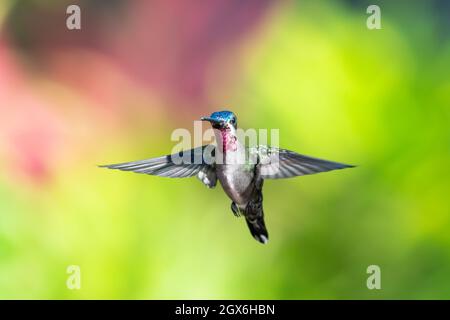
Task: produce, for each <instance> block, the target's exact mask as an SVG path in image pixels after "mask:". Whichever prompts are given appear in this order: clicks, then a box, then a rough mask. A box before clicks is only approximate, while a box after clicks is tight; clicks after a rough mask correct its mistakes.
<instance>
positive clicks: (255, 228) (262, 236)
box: [245, 215, 269, 244]
mask: <svg viewBox="0 0 450 320" xmlns="http://www.w3.org/2000/svg"><path fill="white" fill-rule="evenodd" d="M245 220H246V221H247V226H248V229H249V230H250V233H251V234H252V236H253V238H255V239H256V240H257V241H259V242H261V243H262V244H266V243H267V242H268V241H269V233H268V232H267V229H266V224H265V223H264V217H263V216H262V215H261V216H258V217H256V218H253V219H252V218H250V217H246V218H245Z"/></svg>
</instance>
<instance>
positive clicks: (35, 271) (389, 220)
mask: <svg viewBox="0 0 450 320" xmlns="http://www.w3.org/2000/svg"><path fill="white" fill-rule="evenodd" d="M438 3H440V2H433V1H430V2H425V1H403V2H402V1H399V2H395V3H393V2H392V1H381V2H378V4H379V5H380V7H381V14H382V15H381V17H382V29H381V30H368V29H367V27H366V19H367V17H368V14H367V13H366V11H365V10H366V8H367V5H368V4H366V3H365V2H363V1H362V2H361V3H359V4H358V3H357V4H355V3H354V2H351V1H349V2H347V1H320V2H319V1H299V2H286V3H283V4H282V3H281V2H279V3H276V4H271V5H269V6H268V7H267V8H265V13H264V15H263V17H262V18H261V20H260V21H259V22H258V23H257V25H256V26H254V27H252V28H251V30H250V31H248V32H246V33H245V35H244V36H242V37H241V38H240V39H239V41H236V42H235V43H234V45H233V46H228V47H223V48H222V49H221V50H220V52H219V53H217V54H215V55H214V58H212V59H211V61H210V63H209V64H208V68H207V71H206V72H205V77H206V79H208V81H205V84H204V89H205V90H204V92H205V94H204V95H203V98H202V99H200V100H195V101H200V102H199V103H198V104H196V103H192V104H190V103H188V102H186V101H185V100H187V98H183V97H184V96H181V98H177V100H170V99H166V98H165V97H164V96H162V95H160V91H164V90H165V89H161V90H160V89H158V87H156V89H155V87H153V89H152V90H149V89H147V88H146V89H142V85H140V84H137V82H134V80H133V81H130V80H127V79H126V77H125V76H123V75H122V73H121V72H122V71H121V69H120V68H117V69H116V68H115V67H111V63H110V61H109V60H108V59H106V58H105V57H104V55H107V54H106V53H102V54H95V55H89V54H88V53H86V52H89V50H90V49H83V50H84V51H76V52H75V53H73V52H72V55H75V56H76V59H74V60H70V59H69V60H64V59H63V58H61V61H62V62H61V64H60V66H61V65H62V66H63V67H67V66H68V65H69V64H70V63H74V61H75V62H76V61H78V62H79V63H80V64H81V65H82V64H84V63H86V61H87V63H90V62H89V61H93V60H92V59H95V61H96V62H95V63H93V64H95V65H100V66H102V67H101V68H100V69H95V70H96V74H93V76H95V77H97V78H95V79H96V81H95V82H94V81H92V82H89V83H88V84H87V85H86V87H87V88H88V89H86V88H84V89H83V90H84V91H83V90H79V89H74V88H75V87H76V86H75V85H74V84H73V83H71V82H70V81H69V82H63V81H59V80H55V79H59V78H56V77H53V76H47V74H46V73H43V72H41V71H39V70H36V69H31V71H30V70H27V71H26V74H27V79H28V80H23V81H24V82H25V84H23V83H22V84H21V85H20V86H22V87H21V88H25V90H20V92H19V93H18V94H17V96H16V97H23V96H24V95H25V94H28V93H29V92H32V93H33V96H32V97H38V98H41V99H43V101H44V102H45V103H43V104H40V107H39V108H40V109H36V110H45V114H46V115H47V116H48V117H47V118H48V119H50V120H49V121H50V122H51V126H49V125H44V126H43V128H47V129H48V128H55V129H48V130H50V131H49V132H50V133H49V135H50V137H51V139H50V140H51V141H52V142H50V143H49V145H50V147H47V144H45V145H44V144H41V142H42V140H40V139H38V140H33V141H32V142H30V144H26V146H25V147H23V149H20V150H25V151H26V152H24V153H23V154H21V157H22V158H20V159H23V157H27V156H30V155H29V153H28V150H31V149H33V148H37V149H38V151H36V152H37V154H40V153H39V152H41V151H42V150H44V149H45V150H50V151H49V155H48V157H46V158H45V159H46V160H45V161H44V163H47V169H46V171H45V172H46V174H45V175H44V178H42V177H41V176H39V177H38V178H37V179H34V178H30V177H29V176H28V175H27V174H24V170H22V169H21V168H22V167H17V166H16V165H17V161H18V160H17V159H18V158H17V157H10V155H11V152H13V151H14V150H15V151H17V148H15V146H16V144H17V143H20V142H21V141H23V140H22V139H21V138H17V139H13V140H12V141H13V142H12V143H11V142H9V143H8V142H7V139H9V138H10V137H11V136H13V137H17V136H18V137H23V136H22V135H21V133H22V131H21V130H22V129H16V128H23V126H25V125H27V126H28V125H33V124H36V123H47V122H46V121H47V120H45V119H47V118H45V119H44V120H43V119H42V118H41V117H40V116H39V115H42V114H43V113H42V112H41V111H39V112H38V111H36V113H32V115H31V116H29V117H27V116H26V115H27V114H28V113H27V112H24V115H25V117H22V116H20V115H21V114H20V113H19V116H18V115H17V113H16V111H14V110H19V109H15V108H19V107H20V105H19V104H21V102H20V101H22V100H17V99H15V98H14V99H13V98H11V97H9V96H6V95H2V94H1V92H2V91H1V90H0V105H1V107H0V115H1V117H2V120H0V124H2V125H3V127H4V128H12V129H11V130H10V131H8V132H14V133H17V132H18V133H17V134H6V133H5V134H3V135H2V136H1V137H0V139H1V140H0V142H2V143H0V150H1V152H0V156H1V157H0V162H1V164H2V166H3V168H4V170H2V173H1V174H0V298H2V299H15V298H25V299H36V298H39V299H110V298H112V299H408V298H412V299H432V298H433V299H448V298H450V272H449V270H450V210H449V202H448V197H449V195H450V170H448V166H449V164H450V149H449V146H450V134H449V133H450V130H449V119H450V109H449V107H450V41H449V37H448V30H449V24H448V21H450V19H449V17H450V13H449V12H450V11H449V10H448V7H447V13H442V12H441V10H439V8H438V7H436V6H435V5H436V4H438ZM14 5H15V3H14V1H11V2H5V4H3V3H2V4H0V21H2V19H3V20H4V21H7V19H8V15H9V14H12V13H13V12H14ZM16 14H17V13H16ZM444 14H446V16H442V15H444ZM13 28H14V24H13ZM8 32H9V31H8ZM86 32H89V30H88V31H86ZM115 35H117V34H111V35H110V36H111V37H114V36H115ZM8 43H11V42H8ZM4 47H5V48H8V49H7V50H8V52H9V53H10V55H11V56H12V57H14V59H11V60H8V61H9V62H8V63H11V64H12V63H13V62H14V61H16V62H17V61H20V59H25V60H27V59H28V60H27V61H33V57H32V55H28V57H27V55H26V53H25V54H24V53H23V51H21V50H24V49H20V48H17V47H14V46H13V45H10V44H8V45H5V46H4ZM164 48H165V49H164V50H166V49H167V47H164ZM174 48H176V46H174ZM128 49H129V50H132V49H131V48H128ZM5 50H6V49H5ZM167 50H168V49H167ZM199 50H200V49H199ZM1 56H2V55H0V57H1ZM24 56H25V57H24ZM80 57H84V59H81V58H80ZM103 59H105V60H103ZM0 60H1V59H0ZM192 60H194V58H192ZM11 61H13V62H11ZM104 61H106V62H104ZM189 61H190V60H188V62H189ZM6 65H8V64H7V63H6V62H4V63H3V64H2V65H1V66H2V70H6V67H5V66H6ZM21 65H25V67H22V68H27V67H26V66H27V63H23V64H22V63H21ZM81 65H80V68H81ZM89 66H92V65H91V64H89ZM3 68H5V69H3ZM75 69H77V67H72V68H69V69H67V70H66V69H64V68H63V69H62V70H65V72H69V73H70V72H74V70H75ZM86 69H88V67H86ZM22 70H23V69H22ZM58 70H59V69H58ZM98 70H102V71H105V70H106V71H105V72H104V73H102V72H97V71H98ZM111 70H112V71H111ZM4 72H6V71H4ZM4 74H5V73H4ZM30 74H31V76H30ZM219 75H220V76H219ZM222 76H223V77H222ZM1 79H2V78H1V77H0V87H2V86H3V87H4V88H5V87H6V86H9V85H11V82H10V80H5V81H4V82H2V81H1ZM9 79H11V78H9ZM111 79H112V80H111ZM124 79H125V80H124ZM11 81H12V80H11ZM86 81H88V80H86ZM82 82H83V81H82ZM111 82H114V83H118V84H119V85H117V87H114V86H113V85H112V86H109V85H111V84H110V83H111ZM123 83H125V84H126V85H124V86H123V87H122V84H123ZM100 84H101V85H100ZM77 85H78V84H77ZM102 85H105V86H106V88H107V90H103V91H105V92H106V93H105V92H103V91H102V92H101V93H100V94H99V96H100V98H98V95H96V91H95V90H100V91H101V88H102ZM17 86H19V84H17ZM92 86H94V89H93V91H95V92H94V94H93V95H91V92H90V91H89V88H91V87H92ZM99 88H100V89H99ZM111 88H116V89H117V91H120V92H121V94H120V96H116V95H113V96H112V97H109V96H108V94H112V93H110V92H112V91H115V90H113V89H111ZM122 89H123V90H122ZM8 90H9V91H8V92H10V89H8ZM5 91H6V89H5ZM122 91H126V92H124V93H122ZM86 92H87V93H86ZM114 94H117V93H114ZM105 95H106V96H105ZM97 98H98V99H97ZM183 99H185V100H183ZM31 100H33V101H36V100H35V99H31ZM17 101H19V102H17ZM105 101H106V102H105ZM110 101H111V103H114V107H111V108H110V109H108V108H109V107H104V106H103V103H104V104H105V105H108V103H109V102H110ZM184 103H186V104H184ZM223 107H226V108H227V109H230V110H233V111H234V112H235V113H236V114H237V116H238V119H239V121H238V124H239V125H240V126H241V127H243V128H250V127H254V128H268V129H271V128H279V129H280V145H281V146H282V147H283V148H287V149H290V150H295V151H297V152H299V153H303V154H307V155H312V156H316V157H321V158H325V159H329V160H334V161H340V162H344V163H350V164H355V165H357V167H356V168H354V169H347V170H342V171H341V170H338V171H333V172H329V173H323V174H319V175H311V176H305V177H299V178H295V179H287V180H270V181H266V182H265V188H264V209H265V214H266V224H267V226H268V230H269V234H270V241H269V243H268V244H267V245H265V246H264V245H261V244H259V243H257V242H256V241H255V240H253V239H252V238H251V236H250V234H249V232H248V230H247V226H246V225H245V222H244V220H243V219H237V218H235V217H234V216H233V214H232V212H231V210H230V200H229V199H228V198H227V197H226V195H225V194H224V193H223V191H222V189H221V187H220V186H218V187H217V188H215V189H213V190H208V189H207V188H205V187H204V186H203V185H202V184H201V183H200V182H199V181H198V180H197V179H195V178H191V179H179V180H174V179H167V178H161V177H153V176H147V175H138V174H132V173H126V172H118V171H110V170H105V169H100V168H97V165H98V164H107V163H117V162H124V161H131V160H137V159H142V158H146V157H154V156H159V155H163V154H167V153H168V152H170V150H171V149H172V147H173V146H174V144H175V142H173V141H171V140H170V135H171V132H172V130H174V129H175V128H179V127H185V128H188V129H190V130H192V122H193V121H194V120H197V119H198V118H200V117H201V116H203V115H205V114H209V113H210V112H212V111H215V110H217V109H222V108H223ZM36 108H37V107H36ZM33 110H34V109H33ZM24 119H29V122H27V123H24V122H22V121H25V120H24ZM55 119H56V120H55ZM11 123H12V124H11ZM55 123H56V124H55ZM39 128H40V127H39ZM5 130H6V129H5ZM8 130H9V129H8ZM32 132H34V131H32ZM36 132H37V133H39V132H42V131H41V130H40V129H37V130H36ZM55 136H56V137H57V138H55ZM54 140H55V141H56V142H55V141H54ZM36 144H37V147H36ZM52 146H56V147H52ZM11 150H13V151H11ZM33 150H34V149H33ZM15 151H14V152H15ZM33 154H34V153H33ZM27 159H28V158H27ZM21 161H22V160H21ZM18 168H19V169H18ZM33 172H34V171H33ZM373 264H375V265H379V266H380V268H381V277H382V278H381V279H382V280H381V286H382V289H381V290H368V289H367V287H366V279H367V277H368V274H367V273H366V269H367V267H368V266H369V265H373ZM69 265H79V266H80V268H81V289H80V290H69V289H68V288H67V287H66V280H67V277H68V274H67V273H66V269H67V267H68V266H69Z"/></svg>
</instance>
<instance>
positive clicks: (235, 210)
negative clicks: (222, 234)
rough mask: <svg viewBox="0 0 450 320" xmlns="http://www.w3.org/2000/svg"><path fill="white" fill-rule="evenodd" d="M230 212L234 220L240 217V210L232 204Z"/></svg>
mask: <svg viewBox="0 0 450 320" xmlns="http://www.w3.org/2000/svg"><path fill="white" fill-rule="evenodd" d="M231 211H233V214H234V216H235V217H236V218H239V217H240V216H241V213H240V210H239V208H238V206H237V205H236V203H234V202H232V203H231Z"/></svg>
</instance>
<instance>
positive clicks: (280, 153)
mask: <svg viewBox="0 0 450 320" xmlns="http://www.w3.org/2000/svg"><path fill="white" fill-rule="evenodd" d="M257 149H258V150H257V152H258V167H259V174H260V175H261V177H262V178H263V179H283V178H291V177H297V176H304V175H308V174H315V173H319V172H326V171H331V170H337V169H345V168H351V167H354V166H352V165H348V164H343V163H338V162H334V161H328V160H323V159H318V158H313V157H309V156H305V155H302V154H298V153H296V152H294V151H290V150H285V149H278V148H274V147H266V146H259V147H257Z"/></svg>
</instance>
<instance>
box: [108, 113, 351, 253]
mask: <svg viewBox="0 0 450 320" xmlns="http://www.w3.org/2000/svg"><path fill="white" fill-rule="evenodd" d="M200 120H202V121H207V122H209V123H210V124H211V126H212V128H213V129H214V135H215V139H216V144H215V145H213V144H209V145H204V146H201V147H197V148H194V149H190V150H184V151H180V152H179V153H175V154H171V155H166V156H162V157H158V158H151V159H145V160H139V161H132V162H125V163H119V164H111V165H102V166H100V167H104V168H109V169H118V170H124V171H132V172H136V173H142V174H149V175H156V176H163V177H170V178H186V177H193V176H197V178H198V179H199V180H200V181H202V182H203V184H205V185H206V186H207V187H208V188H214V187H215V186H216V184H217V181H219V182H220V184H221V185H222V189H223V191H224V192H225V193H226V195H227V196H228V197H229V198H230V199H231V201H232V202H231V211H232V212H233V214H234V215H235V216H236V217H240V216H244V217H245V221H246V223H247V226H248V229H249V230H250V233H251V235H252V236H253V237H254V238H255V239H256V240H257V241H259V242H260V243H263V244H266V243H267V242H268V240H269V233H268V232H267V228H266V225H265V222H264V210H263V193H262V189H263V184H264V180H267V179H284V178H291V177H297V176H303V175H309V174H315V173H320V172H326V171H331V170H336V169H344V168H351V167H354V166H353V165H348V164H343V163H338V162H333V161H328V160H323V159H318V158H313V157H310V156H306V155H302V154H298V153H296V152H294V151H290V150H286V149H280V148H278V147H271V146H267V145H258V146H246V145H245V144H244V143H243V142H242V141H240V139H238V136H239V135H238V134H237V118H236V115H235V114H234V113H233V112H231V111H218V112H213V113H212V114H211V115H210V116H206V117H202V118H201V119H200Z"/></svg>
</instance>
